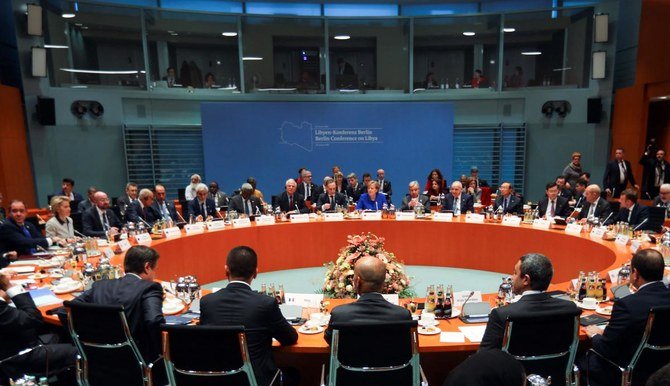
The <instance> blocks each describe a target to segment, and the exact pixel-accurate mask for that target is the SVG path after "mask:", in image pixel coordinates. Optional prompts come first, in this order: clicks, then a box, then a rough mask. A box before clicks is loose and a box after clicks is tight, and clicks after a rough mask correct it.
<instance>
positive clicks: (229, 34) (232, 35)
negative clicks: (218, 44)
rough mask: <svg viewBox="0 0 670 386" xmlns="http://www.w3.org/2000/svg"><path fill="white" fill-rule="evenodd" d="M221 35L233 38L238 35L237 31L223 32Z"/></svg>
mask: <svg viewBox="0 0 670 386" xmlns="http://www.w3.org/2000/svg"><path fill="white" fill-rule="evenodd" d="M221 35H223V36H226V37H229V38H232V37H235V36H237V32H222V33H221Z"/></svg>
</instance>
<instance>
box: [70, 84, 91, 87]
mask: <svg viewBox="0 0 670 386" xmlns="http://www.w3.org/2000/svg"><path fill="white" fill-rule="evenodd" d="M70 88H88V86H86V85H81V84H77V85H74V86H70Z"/></svg>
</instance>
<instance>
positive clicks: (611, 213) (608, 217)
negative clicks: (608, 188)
mask: <svg viewBox="0 0 670 386" xmlns="http://www.w3.org/2000/svg"><path fill="white" fill-rule="evenodd" d="M613 214H614V212H610V215H609V216H607V218H606V219H605V221H603V225H605V223H606V222H607V220H609V219H610V217H612V215H613Z"/></svg>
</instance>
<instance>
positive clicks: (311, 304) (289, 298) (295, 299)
mask: <svg viewBox="0 0 670 386" xmlns="http://www.w3.org/2000/svg"><path fill="white" fill-rule="evenodd" d="M284 298H285V299H286V304H293V305H296V306H303V307H305V308H319V307H320V306H321V301H322V300H323V295H320V294H296V293H289V292H287V293H286V294H284Z"/></svg>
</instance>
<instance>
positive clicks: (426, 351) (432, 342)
mask: <svg viewBox="0 0 670 386" xmlns="http://www.w3.org/2000/svg"><path fill="white" fill-rule="evenodd" d="M362 232H371V233H373V234H376V235H377V236H380V237H384V238H385V248H386V250H387V251H389V252H393V253H394V254H395V255H396V257H397V258H398V259H399V260H400V261H402V262H404V263H405V264H407V265H425V266H440V267H453V268H467V269H475V270H485V271H494V272H509V273H510V275H511V273H512V271H513V268H514V265H515V264H516V262H517V261H518V259H519V257H520V256H521V255H523V254H526V253H529V252H538V253H542V254H545V255H546V256H548V257H549V258H550V259H551V261H552V263H553V266H554V277H553V280H552V285H551V289H557V290H566V289H567V288H568V286H569V284H570V280H571V279H574V278H576V277H578V275H579V271H586V272H588V271H598V272H599V273H600V275H601V277H602V276H607V271H609V270H612V269H615V268H618V267H620V266H621V264H623V263H625V262H626V261H628V260H630V258H631V256H632V255H631V252H630V250H629V247H628V246H622V245H617V244H615V243H614V242H613V241H604V240H596V239H592V238H591V237H589V235H588V234H586V233H582V234H581V235H576V236H575V235H569V234H566V233H565V232H564V230H563V229H562V228H557V229H550V230H546V229H535V228H533V227H531V226H529V225H525V224H522V225H521V226H506V225H501V224H490V223H485V224H477V223H467V222H465V221H464V216H461V217H460V218H455V219H454V221H452V222H440V221H430V220H413V221H396V220H387V219H385V220H344V221H321V220H319V221H317V220H314V219H312V220H311V221H310V222H309V223H277V224H273V225H255V224H253V223H252V225H251V226H250V227H242V228H233V227H231V226H227V227H226V228H225V229H220V230H212V231H207V230H206V231H204V232H203V233H199V234H191V235H185V234H183V235H182V236H181V237H177V238H171V239H156V240H153V241H152V243H151V247H152V248H155V249H156V250H157V251H158V252H159V253H160V259H159V261H158V268H157V277H158V278H160V279H162V280H170V279H173V278H175V277H176V276H184V275H195V276H197V277H198V280H199V282H200V283H211V282H214V281H219V280H223V279H225V273H224V265H225V260H226V255H227V253H228V251H230V249H232V248H233V247H235V246H238V245H248V246H250V247H252V248H253V249H254V250H255V251H256V252H257V254H258V270H259V272H267V271H277V270H286V269H295V268H305V267H318V266H322V265H323V264H324V263H327V262H329V261H334V260H335V259H336V258H337V254H338V251H339V250H340V248H342V247H344V246H345V245H346V241H347V236H348V235H353V234H358V233H362ZM122 258H123V255H122V254H120V255H117V256H115V258H114V262H116V263H118V264H122V263H121V262H122ZM324 273H325V268H324ZM436 284H438V283H436ZM443 284H448V283H443ZM317 289H318V288H315V289H314V290H315V291H316V290H317ZM472 289H473V290H476V288H472ZM414 290H415V291H416V292H417V293H418V294H423V291H424V289H423V288H415V289H414ZM332 303H333V304H339V303H340V302H339V301H334V302H332ZM463 325H464V323H463V322H461V321H460V320H458V319H450V320H443V321H441V322H440V328H441V329H442V331H454V332H456V331H459V330H458V327H459V326H463ZM580 335H581V338H582V340H583V341H584V340H585V335H584V333H583V331H582V333H581V334H580ZM275 345H276V343H275ZM419 346H420V352H421V355H422V357H421V362H422V366H423V367H424V370H425V371H426V374H427V376H428V378H429V380H430V381H431V383H433V384H441V383H442V381H443V380H444V378H445V376H446V375H447V373H448V371H449V370H450V369H451V368H453V367H454V366H455V365H457V364H458V363H460V361H462V360H463V359H464V358H465V357H466V356H467V355H469V354H470V353H472V351H474V350H476V349H477V348H478V343H472V342H469V341H468V340H467V339H466V341H465V343H441V342H440V341H439V335H432V336H424V335H422V336H420V338H419ZM328 353H329V346H328V345H327V344H326V343H325V341H324V339H323V334H316V335H303V334H300V336H299V339H298V342H297V344H296V345H293V346H285V347H275V358H276V360H277V363H278V364H280V365H282V364H284V365H286V364H293V365H294V366H295V364H296V363H299V364H300V365H299V366H296V367H299V368H300V369H301V371H302V372H303V380H304V382H303V384H311V385H314V384H317V382H318V372H319V371H320V368H321V364H322V363H327V355H328ZM303 370H304V371H303Z"/></svg>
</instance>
